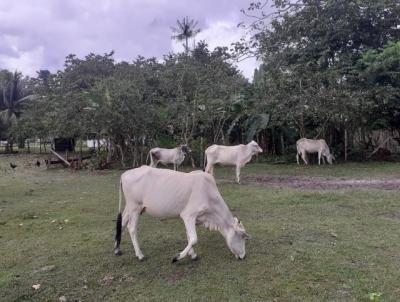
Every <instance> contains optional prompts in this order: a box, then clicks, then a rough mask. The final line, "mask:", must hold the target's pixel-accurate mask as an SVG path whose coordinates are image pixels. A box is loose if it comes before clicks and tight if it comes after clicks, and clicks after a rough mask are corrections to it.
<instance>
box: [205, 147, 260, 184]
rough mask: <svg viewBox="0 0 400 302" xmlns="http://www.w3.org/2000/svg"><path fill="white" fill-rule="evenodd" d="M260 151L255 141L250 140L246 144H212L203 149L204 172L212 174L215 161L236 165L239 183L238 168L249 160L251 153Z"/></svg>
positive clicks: (238, 181)
mask: <svg viewBox="0 0 400 302" xmlns="http://www.w3.org/2000/svg"><path fill="white" fill-rule="evenodd" d="M262 151H263V150H262V149H261V148H260V146H259V145H258V144H257V143H256V142H255V141H251V142H250V143H248V144H247V145H237V146H221V145H212V146H210V147H208V148H207V149H206V151H205V155H206V156H205V157H204V166H205V172H207V173H210V174H214V165H215V164H217V163H219V164H221V165H228V166H236V182H237V183H240V169H241V168H242V167H244V165H245V164H247V163H248V162H249V161H250V160H251V158H252V156H253V155H255V154H258V153H261V152H262ZM206 161H207V166H206Z"/></svg>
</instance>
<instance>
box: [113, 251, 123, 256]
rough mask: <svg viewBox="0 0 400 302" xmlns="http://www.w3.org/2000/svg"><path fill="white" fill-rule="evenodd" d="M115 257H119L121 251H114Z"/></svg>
mask: <svg viewBox="0 0 400 302" xmlns="http://www.w3.org/2000/svg"><path fill="white" fill-rule="evenodd" d="M114 254H115V256H121V255H122V251H121V250H116V251H114Z"/></svg>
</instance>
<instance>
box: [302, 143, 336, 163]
mask: <svg viewBox="0 0 400 302" xmlns="http://www.w3.org/2000/svg"><path fill="white" fill-rule="evenodd" d="M296 147H297V154H296V159H297V164H300V163H299V155H300V156H301V158H302V159H303V161H304V163H305V164H306V165H308V161H307V153H318V165H320V164H321V158H322V162H323V163H324V164H325V159H324V158H326V160H327V161H328V163H329V164H332V159H334V158H333V156H332V154H331V153H330V151H329V147H328V145H327V144H326V141H325V140H324V139H308V138H301V139H299V140H298V141H297V142H296Z"/></svg>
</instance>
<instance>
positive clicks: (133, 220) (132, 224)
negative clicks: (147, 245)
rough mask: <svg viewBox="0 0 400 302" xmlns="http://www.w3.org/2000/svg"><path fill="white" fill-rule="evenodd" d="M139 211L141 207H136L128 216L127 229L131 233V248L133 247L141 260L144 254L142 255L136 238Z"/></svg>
mask: <svg viewBox="0 0 400 302" xmlns="http://www.w3.org/2000/svg"><path fill="white" fill-rule="evenodd" d="M140 212H141V209H139V208H137V209H135V211H134V212H133V213H132V214H131V217H130V219H129V223H128V230H129V234H130V235H131V239H132V244H133V248H134V249H135V254H136V257H138V259H139V260H143V258H144V255H143V253H142V251H141V250H140V247H139V242H138V239H137V225H138V222H139V216H140Z"/></svg>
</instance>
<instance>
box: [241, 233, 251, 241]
mask: <svg viewBox="0 0 400 302" xmlns="http://www.w3.org/2000/svg"><path fill="white" fill-rule="evenodd" d="M242 238H243V239H245V240H249V239H251V236H250V235H249V234H247V233H246V232H243V233H242Z"/></svg>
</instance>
